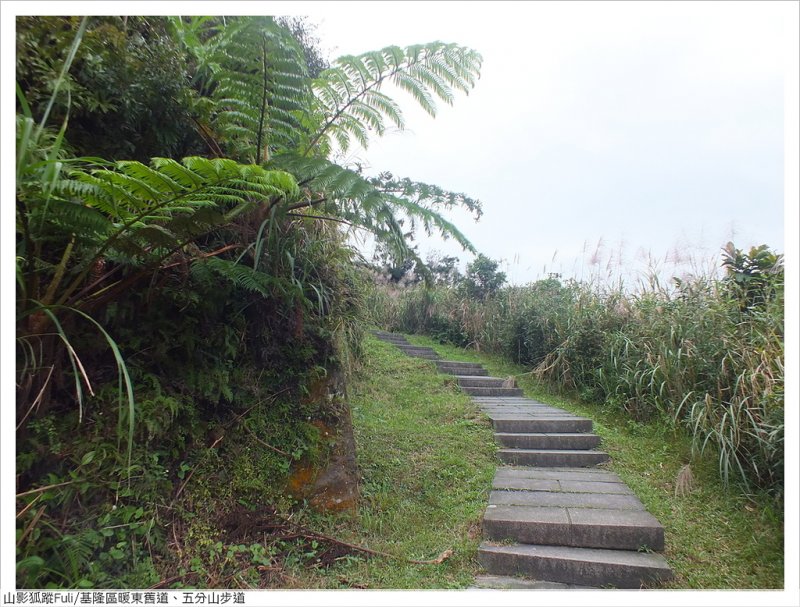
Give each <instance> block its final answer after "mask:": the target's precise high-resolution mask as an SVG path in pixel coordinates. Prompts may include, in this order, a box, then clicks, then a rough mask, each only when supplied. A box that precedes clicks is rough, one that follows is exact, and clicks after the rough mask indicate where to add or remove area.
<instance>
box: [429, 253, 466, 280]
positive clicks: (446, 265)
mask: <svg viewBox="0 0 800 607" xmlns="http://www.w3.org/2000/svg"><path fill="white" fill-rule="evenodd" d="M426 262H427V264H428V269H430V271H431V275H432V277H433V282H434V283H435V284H437V285H440V286H446V287H454V286H456V285H457V284H458V283H459V282H461V281H462V280H463V279H464V276H463V274H461V271H460V270H459V269H458V266H457V265H456V264H458V257H453V256H449V255H441V254H439V253H429V254H428V257H427V258H426Z"/></svg>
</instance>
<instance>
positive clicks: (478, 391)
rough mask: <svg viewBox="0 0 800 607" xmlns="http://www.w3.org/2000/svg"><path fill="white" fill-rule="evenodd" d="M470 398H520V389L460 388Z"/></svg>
mask: <svg viewBox="0 0 800 607" xmlns="http://www.w3.org/2000/svg"><path fill="white" fill-rule="evenodd" d="M461 389H462V390H463V391H464V392H466V393H467V394H469V395H471V396H522V394H523V392H522V389H521V388H483V387H473V386H466V387H462V388H461Z"/></svg>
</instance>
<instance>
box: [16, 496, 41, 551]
mask: <svg viewBox="0 0 800 607" xmlns="http://www.w3.org/2000/svg"><path fill="white" fill-rule="evenodd" d="M45 508H47V506H46V505H45V506H42V507H41V508H39V510H38V511H37V512H36V514H34V515H33V519H31V522H30V523H28V526H27V527H25V531H24V532H23V534H22V535H21V536H20V538H19V539H18V540H17V548H19V547H20V546H21V545H22V542H24V541H25V538H26V537H28V534H29V533H30V532H31V531H33V528H34V527H35V526H36V523H38V522H39V519H40V518H42V515H43V514H44V509H45Z"/></svg>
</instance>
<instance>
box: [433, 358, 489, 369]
mask: <svg viewBox="0 0 800 607" xmlns="http://www.w3.org/2000/svg"><path fill="white" fill-rule="evenodd" d="M438 366H440V367H459V368H463V369H476V370H478V371H485V369H484V368H483V365H482V364H480V363H470V362H464V361H460V360H442V361H439V365H438Z"/></svg>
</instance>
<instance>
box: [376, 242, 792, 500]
mask: <svg viewBox="0 0 800 607" xmlns="http://www.w3.org/2000/svg"><path fill="white" fill-rule="evenodd" d="M732 251H735V249H733V248H732V247H731V248H729V250H728V251H726V256H725V258H724V260H725V261H724V265H725V266H727V267H728V268H731V267H738V268H740V269H743V270H744V269H747V271H748V272H750V274H747V273H746V272H744V271H742V272H738V273H737V272H735V271H730V272H729V274H728V275H727V276H726V277H725V278H724V279H723V280H715V279H712V278H697V279H695V280H693V281H686V282H678V283H677V288H676V289H675V290H674V291H671V292H670V291H666V290H663V289H659V288H656V287H653V288H650V289H643V290H641V291H640V292H637V293H628V292H625V291H624V290H622V288H617V289H601V288H599V287H596V286H591V285H587V284H579V283H568V284H561V283H560V282H559V281H558V280H556V279H547V280H542V281H538V282H536V283H533V284H532V285H529V286H527V287H507V288H504V289H501V290H500V291H499V292H498V293H497V294H496V296H494V297H491V298H487V299H486V300H485V301H478V300H476V299H475V298H473V297H469V296H467V294H466V292H460V291H459V290H458V289H436V290H432V291H424V290H422V289H412V290H407V291H405V292H402V293H401V294H399V296H398V297H395V298H385V299H384V300H383V302H382V303H383V305H386V306H388V311H387V313H386V316H384V319H383V320H384V323H385V326H387V328H393V329H400V330H402V331H404V332H416V333H424V334H428V335H431V336H434V337H436V338H437V339H440V340H442V341H446V342H449V343H453V344H457V345H461V346H464V345H472V346H475V347H476V348H479V349H480V350H483V351H488V352H494V353H498V354H504V355H505V356H507V357H509V358H510V359H511V360H513V361H515V362H520V363H522V364H525V365H526V366H528V368H530V369H531V370H532V371H533V373H535V374H536V375H537V377H539V378H541V379H542V380H544V381H546V382H548V383H549V384H550V385H552V386H555V387H558V388H559V389H566V390H568V391H570V392H573V393H577V394H580V395H581V397H582V398H583V399H585V400H586V401H587V402H592V403H596V404H598V405H600V406H602V407H604V408H606V409H615V410H619V411H622V412H624V413H625V414H626V415H629V416H631V417H632V418H633V419H635V420H638V421H650V422H653V423H663V424H665V425H667V426H669V427H672V426H675V427H683V428H685V429H686V431H687V432H688V433H689V435H690V436H691V437H692V438H693V445H694V449H695V450H696V451H697V452H698V453H703V454H706V455H708V456H709V457H714V458H717V459H718V468H719V473H720V476H721V477H722V479H723V480H724V482H725V483H726V484H728V483H736V484H737V485H738V486H739V487H740V488H741V489H742V490H743V491H744V492H753V491H757V490H760V489H766V490H768V491H770V492H772V493H774V494H775V495H776V496H777V497H778V498H780V496H781V495H782V492H783V436H784V420H783V409H784V400H783V399H784V396H783V395H784V392H783V382H784V345H783V318H784V316H783V315H784V308H783V305H784V304H783V301H784V300H783V277H782V273H781V272H779V271H777V270H773V269H774V268H778V267H779V264H778V263H777V262H778V260H779V257H778V256H776V255H774V254H771V253H767V250H766V248H764V247H761V248H758V249H755V250H754V251H752V252H751V255H750V256H746V255H743V254H741V252H739V253H738V254H736V255H738V260H737V257H736V255H732V254H731V252H732ZM759 260H760V261H759ZM759 264H761V265H759ZM748 276H750V278H747V277H748ZM737 280H738V281H739V282H737ZM740 282H741V283H742V284H741V285H740V284H739V283H740ZM743 285H744V286H743ZM748 288H749V290H748ZM743 302H744V303H746V305H743ZM376 316H378V317H379V315H377V314H376Z"/></svg>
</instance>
